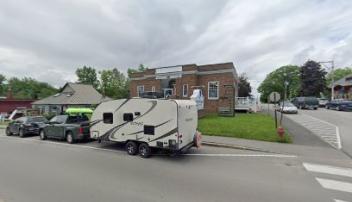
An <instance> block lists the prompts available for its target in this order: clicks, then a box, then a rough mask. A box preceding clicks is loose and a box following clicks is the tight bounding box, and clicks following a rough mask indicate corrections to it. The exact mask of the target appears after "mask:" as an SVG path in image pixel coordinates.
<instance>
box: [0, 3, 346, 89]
mask: <svg viewBox="0 0 352 202" xmlns="http://www.w3.org/2000/svg"><path fill="white" fill-rule="evenodd" d="M351 8H352V2H351V1H343V0H339V1H333V0H331V1H327V0H326V1H322V0H316V1H305V0H301V1H289V0H286V1H259V0H258V1H212V0H208V1H201V0H197V1H186V0H184V1H162V0H153V1H149V0H148V1H147V0H145V1H137V0H128V1H127V0H126V1H113V0H89V1H83V0H75V1H44V0H37V1H31V2H28V1H25V0H23V1H21V2H18V1H16V2H14V1H10V0H8V1H1V2H0V27H1V32H0V73H5V74H7V75H9V76H32V77H34V78H37V79H41V80H44V81H47V82H50V83H52V84H54V85H56V86H60V85H63V83H64V82H65V81H71V80H74V79H75V76H74V71H75V69H76V68H77V67H80V66H83V65H91V66H95V67H97V68H100V69H101V68H109V67H118V68H119V69H121V70H123V71H126V69H127V68H128V67H134V66H137V65H138V64H140V63H144V64H147V65H151V66H166V65H174V64H184V63H199V64H205V63H216V62H227V61H233V62H234V63H235V66H236V67H237V69H238V71H239V72H246V73H247V75H248V76H249V78H250V79H251V80H252V84H253V85H254V86H257V85H258V81H261V80H263V79H264V78H265V75H266V74H267V73H269V72H270V71H272V70H273V69H274V68H277V67H279V66H281V65H286V64H298V65H300V64H302V63H304V61H306V60H307V59H314V60H330V59H334V60H335V62H336V65H337V66H340V67H343V66H347V65H351V64H352V57H351V54H352V34H351V31H350V30H352V21H351V20H350V19H352V12H350V10H351Z"/></svg>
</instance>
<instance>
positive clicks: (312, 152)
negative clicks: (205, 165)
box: [202, 135, 351, 163]
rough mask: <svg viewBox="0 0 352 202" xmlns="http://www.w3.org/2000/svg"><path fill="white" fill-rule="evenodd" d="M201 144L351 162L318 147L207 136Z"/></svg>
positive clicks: (340, 153) (340, 155)
mask: <svg viewBox="0 0 352 202" xmlns="http://www.w3.org/2000/svg"><path fill="white" fill-rule="evenodd" d="M202 142H203V145H205V146H214V147H227V148H233V149H243V150H250V151H260V152H269V153H278V154H290V155H296V156H299V157H302V158H306V159H311V160H313V161H316V162H326V161H327V160H328V161H334V162H336V163H338V162H340V161H341V162H346V160H348V161H350V160H351V159H350V158H349V157H348V156H347V155H346V154H344V153H343V152H342V151H340V150H336V149H334V148H332V147H326V146H320V145H315V146H311V145H298V144H287V143H277V142H265V141H257V140H247V139H241V138H229V137H219V136H207V135H203V136H202Z"/></svg>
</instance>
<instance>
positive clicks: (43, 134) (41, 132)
mask: <svg viewBox="0 0 352 202" xmlns="http://www.w3.org/2000/svg"><path fill="white" fill-rule="evenodd" d="M39 137H40V139H41V140H46V135H45V132H44V130H40V131H39Z"/></svg>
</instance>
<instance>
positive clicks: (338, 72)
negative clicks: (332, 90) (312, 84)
mask: <svg viewBox="0 0 352 202" xmlns="http://www.w3.org/2000/svg"><path fill="white" fill-rule="evenodd" d="M350 74H352V68H351V67H345V68H338V69H335V70H334V74H332V73H331V72H329V73H328V74H327V76H326V82H327V84H328V85H330V84H331V81H332V75H334V80H335V81H337V80H339V79H342V78H343V77H345V76H347V75H350Z"/></svg>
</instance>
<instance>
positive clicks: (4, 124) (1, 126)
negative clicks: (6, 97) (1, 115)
mask: <svg viewBox="0 0 352 202" xmlns="http://www.w3.org/2000/svg"><path fill="white" fill-rule="evenodd" d="M7 124H9V122H0V128H6V126H7Z"/></svg>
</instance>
